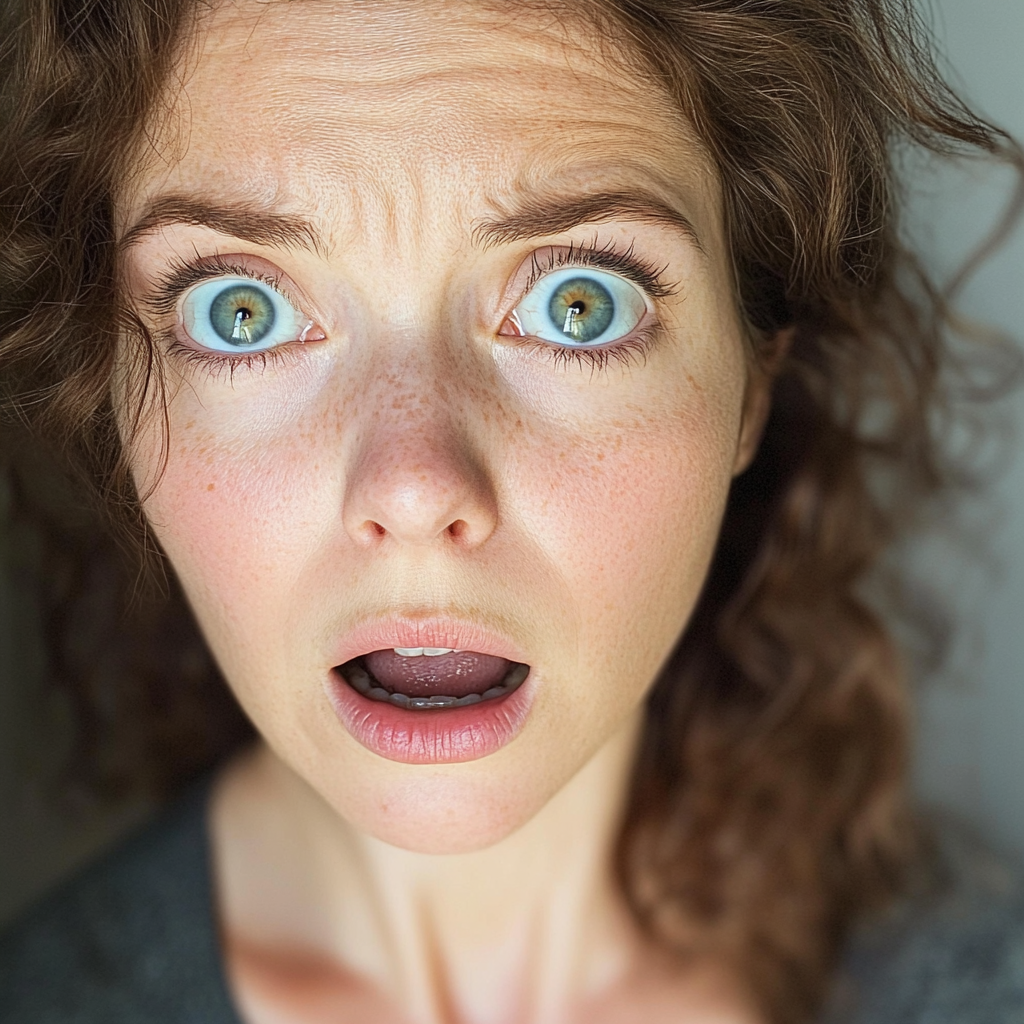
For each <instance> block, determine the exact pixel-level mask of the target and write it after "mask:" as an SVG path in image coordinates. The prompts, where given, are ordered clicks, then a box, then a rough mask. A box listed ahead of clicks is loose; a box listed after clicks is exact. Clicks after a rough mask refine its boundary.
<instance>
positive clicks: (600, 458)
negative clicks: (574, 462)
mask: <svg viewBox="0 0 1024 1024" xmlns="http://www.w3.org/2000/svg"><path fill="white" fill-rule="evenodd" d="M597 461H598V462H604V452H598V453H597Z"/></svg>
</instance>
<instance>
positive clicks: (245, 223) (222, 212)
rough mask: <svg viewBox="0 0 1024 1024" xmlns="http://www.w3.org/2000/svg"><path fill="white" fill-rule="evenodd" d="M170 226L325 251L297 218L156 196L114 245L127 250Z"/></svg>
mask: <svg viewBox="0 0 1024 1024" xmlns="http://www.w3.org/2000/svg"><path fill="white" fill-rule="evenodd" d="M172 224H195V225H200V226H202V227H208V228H212V229H213V230H214V231H219V232H220V233H221V234H224V235H233V236H234V237H235V238H240V239H242V240H243V241H246V242H252V243H253V244H254V245H277V246H285V247H287V248H300V249H308V250H310V251H311V252H314V253H316V254H317V255H318V256H325V255H326V252H327V246H326V245H325V244H324V240H323V238H322V237H321V235H320V233H319V232H318V231H317V230H316V228H315V227H314V226H313V225H312V224H311V223H310V222H309V221H307V220H304V219H303V218H301V217H295V216H292V215H290V214H284V213H276V212H275V211H273V210H267V209H264V208H261V207H258V206H255V205H253V204H250V203H244V202H239V203H231V202H227V203H222V202H208V201H206V200H202V199H196V198H194V197H192V196H181V195H167V196H160V197H158V198H156V199H154V200H153V201H152V202H150V203H148V204H147V206H146V208H145V209H144V210H143V212H142V215H141V216H140V217H139V219H138V220H137V221H135V223H134V224H133V225H132V226H131V227H130V228H129V229H128V230H127V231H126V232H125V233H124V234H123V235H122V236H121V238H120V240H119V242H118V246H119V248H120V249H122V250H125V249H128V248H130V247H131V246H133V245H135V244H136V243H138V242H139V240H140V239H141V238H142V237H143V236H145V235H147V234H150V233H151V232H153V231H158V230H160V228H164V227H168V226H170V225H172Z"/></svg>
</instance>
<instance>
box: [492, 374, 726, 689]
mask: <svg viewBox="0 0 1024 1024" xmlns="http://www.w3.org/2000/svg"><path fill="white" fill-rule="evenodd" d="M738 406H739V399H738V397H737V398H736V400H735V401H734V402H729V403H725V404H724V405H723V406H722V407H720V408H718V409H717V410H709V409H708V408H706V406H705V404H704V403H703V402H702V401H700V400H699V397H694V396H693V395H692V394H691V395H690V397H689V399H688V401H685V402H680V403H677V404H676V405H675V406H674V407H673V408H672V409H671V410H670V409H668V408H664V407H663V408H662V409H661V410H659V411H657V412H654V413H650V414H637V415H635V416H634V417H633V418H631V419H622V418H620V419H609V421H608V422H607V423H605V424H603V425H601V426H597V425H595V426H594V428H593V429H591V430H588V431H586V432H585V433H582V434H579V433H575V434H574V435H573V436H571V437H561V438H559V437H557V436H553V435H548V436H547V437H545V436H543V435H537V436H535V437H534V438H533V439H532V442H529V441H528V442H526V443H525V444H524V445H523V446H522V447H521V448H520V449H519V455H518V458H517V460H516V471H515V474H514V477H513V487H512V489H513V490H514V491H515V492H516V493H517V494H518V495H519V502H520V510H521V514H522V515H523V516H524V518H525V520H526V526H525V531H524V532H525V533H526V534H527V535H529V536H530V537H531V538H532V539H533V540H534V542H535V543H537V544H538V545H540V546H541V547H542V548H543V550H544V561H546V562H548V563H549V564H552V565H555V566H557V567H558V571H559V572H560V573H561V574H562V576H563V579H564V589H565V590H566V591H567V592H569V593H571V594H572V595H573V599H574V601H575V602H576V603H577V606H578V620H579V621H580V622H581V623H582V624H583V626H582V629H583V635H582V636H581V641H582V644H581V647H582V652H581V653H582V661H583V663H584V664H585V665H587V668H588V670H589V671H595V672H597V671H600V672H610V673H612V674H613V675H615V676H616V678H620V679H623V680H626V679H629V680H630V681H631V685H635V684H636V683H637V682H640V683H642V684H645V683H646V682H649V680H650V678H653V674H654V673H655V672H656V671H657V669H658V667H660V664H661V662H662V660H663V659H664V657H665V656H666V655H667V654H668V652H669V650H670V649H671V646H672V645H673V644H674V642H675V640H676V638H677V637H678V635H679V632H680V631H681V630H682V628H683V626H684V625H685V621H686V619H687V618H688V616H689V614H690V611H691V610H692V607H693V604H694V602H695V601H696V598H697V596H698V594H699V592H700V589H701V587H702V585H703V581H704V578H705V575H706V572H707V568H708V565H709V563H710V559H711V556H712V554H713V551H714V546H715V542H716V539H717V536H718V531H719V527H720V523H721V518H722V513H723V510H724V506H725V501H726V498H727V496H728V492H729V486H730V483H731V466H732V461H733V457H734V453H735V437H736V433H735V432H736V430H737V429H738ZM588 655H589V656H588ZM588 663H589V664H588Z"/></svg>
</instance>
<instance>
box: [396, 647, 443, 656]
mask: <svg viewBox="0 0 1024 1024" xmlns="http://www.w3.org/2000/svg"><path fill="white" fill-rule="evenodd" d="M391 649H392V650H393V651H394V652H395V654H399V655H401V656H402V657H403V658H418V657H419V656H420V655H421V654H425V655H426V656H427V657H428V658H436V657H437V656H438V655H439V654H458V651H456V650H455V648H454V647H392V648H391Z"/></svg>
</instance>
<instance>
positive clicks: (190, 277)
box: [147, 256, 281, 316]
mask: <svg viewBox="0 0 1024 1024" xmlns="http://www.w3.org/2000/svg"><path fill="white" fill-rule="evenodd" d="M229 276H230V277H244V278H248V279H250V280H253V281H262V282H263V283H264V284H266V285H269V286H270V287H271V288H273V289H274V291H276V292H280V291H281V278H280V276H275V275H273V274H261V273H260V272H259V271H254V270H253V269H252V267H246V266H244V265H242V264H239V263H235V262H233V261H231V260H229V259H226V258H225V257H223V256H208V257H205V258H204V259H203V260H202V261H201V262H197V263H188V262H186V261H183V260H175V261H174V263H172V264H171V268H170V270H169V271H168V272H167V273H166V274H165V275H164V276H163V277H161V278H160V280H159V281H157V283H156V285H155V286H154V288H153V294H152V297H151V298H150V299H149V301H148V303H147V305H149V307H150V308H151V309H152V310H153V312H154V313H156V314H158V315H163V316H168V315H170V314H171V313H173V312H174V307H175V306H176V305H177V302H178V299H179V298H180V297H181V294H182V293H183V292H185V291H187V290H188V289H189V288H191V287H192V285H194V284H198V283H199V282H200V281H207V280H209V279H211V278H214V277H229Z"/></svg>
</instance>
